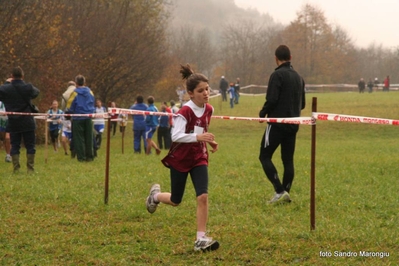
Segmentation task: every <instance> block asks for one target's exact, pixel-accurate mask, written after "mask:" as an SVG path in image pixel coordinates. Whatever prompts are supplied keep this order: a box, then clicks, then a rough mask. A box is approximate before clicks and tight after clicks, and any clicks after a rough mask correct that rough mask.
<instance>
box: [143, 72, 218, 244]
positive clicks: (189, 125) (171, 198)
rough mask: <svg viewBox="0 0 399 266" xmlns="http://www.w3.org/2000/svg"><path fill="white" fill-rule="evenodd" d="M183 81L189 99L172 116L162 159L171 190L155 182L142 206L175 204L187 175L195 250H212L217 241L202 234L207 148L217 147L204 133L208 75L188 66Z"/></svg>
mask: <svg viewBox="0 0 399 266" xmlns="http://www.w3.org/2000/svg"><path fill="white" fill-rule="evenodd" d="M180 72H181V74H182V76H183V79H185V80H186V88H187V92H188V94H189V96H190V98H191V100H190V101H189V102H188V103H186V104H185V105H184V106H183V107H182V108H181V109H180V111H179V112H178V115H177V116H176V117H175V118H174V123H175V126H174V127H173V130H172V140H173V143H172V146H171V148H170V151H169V153H168V155H167V156H166V157H165V158H164V159H163V160H162V162H163V164H164V165H165V166H166V167H168V168H170V183H171V188H172V189H171V193H169V192H161V187H160V185H159V184H154V185H153V186H152V187H151V189H150V194H149V196H148V197H147V201H146V207H147V211H148V212H149V213H154V212H155V211H156V208H157V206H158V204H159V203H164V204H167V205H171V206H175V207H176V206H179V204H180V203H181V201H182V199H183V195H184V191H185V186H186V182H187V177H188V174H190V176H191V180H192V183H193V185H194V189H195V192H196V200H197V211H196V215H197V234H196V241H195V242H194V250H195V251H207V250H216V249H218V248H219V242H218V241H216V240H213V239H212V238H211V237H208V236H206V225H207V220H208V157H209V155H208V150H207V143H208V144H209V145H210V146H211V148H212V150H211V152H216V151H217V150H218V144H217V143H216V142H215V136H214V135H213V134H212V133H209V132H208V128H209V123H210V120H211V117H212V113H213V107H212V106H211V105H210V104H208V101H209V93H210V89H209V84H208V78H207V77H205V76H204V75H203V74H200V73H194V71H193V70H192V69H191V68H190V66H189V65H187V66H182V67H181V70H180Z"/></svg>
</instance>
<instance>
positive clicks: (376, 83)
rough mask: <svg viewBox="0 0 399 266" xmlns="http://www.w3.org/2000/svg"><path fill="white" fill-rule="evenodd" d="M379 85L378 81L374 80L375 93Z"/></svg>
mask: <svg viewBox="0 0 399 266" xmlns="http://www.w3.org/2000/svg"><path fill="white" fill-rule="evenodd" d="M379 84H380V82H379V81H378V78H375V79H374V87H375V90H376V91H377V90H378V85H379Z"/></svg>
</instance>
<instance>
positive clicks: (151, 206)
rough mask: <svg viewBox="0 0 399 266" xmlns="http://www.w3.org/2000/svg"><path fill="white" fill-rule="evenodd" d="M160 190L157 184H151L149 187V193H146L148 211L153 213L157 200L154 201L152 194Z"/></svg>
mask: <svg viewBox="0 0 399 266" xmlns="http://www.w3.org/2000/svg"><path fill="white" fill-rule="evenodd" d="M160 192H161V186H160V185H159V184H154V185H152V187H151V189H150V195H148V197H147V200H146V202H145V203H146V206H147V211H148V212H149V213H154V212H155V211H156V210H157V207H158V204H159V202H155V200H154V195H155V194H157V193H160Z"/></svg>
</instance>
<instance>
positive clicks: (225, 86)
mask: <svg viewBox="0 0 399 266" xmlns="http://www.w3.org/2000/svg"><path fill="white" fill-rule="evenodd" d="M228 88H229V83H228V82H227V80H226V79H225V78H224V76H222V78H221V79H220V82H219V89H220V92H221V94H222V101H223V102H227V89H228Z"/></svg>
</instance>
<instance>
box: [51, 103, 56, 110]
mask: <svg viewBox="0 0 399 266" xmlns="http://www.w3.org/2000/svg"><path fill="white" fill-rule="evenodd" d="M51 107H52V108H53V109H54V110H56V109H57V108H58V102H57V101H54V102H53V104H52V105H51Z"/></svg>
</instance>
